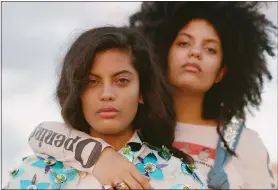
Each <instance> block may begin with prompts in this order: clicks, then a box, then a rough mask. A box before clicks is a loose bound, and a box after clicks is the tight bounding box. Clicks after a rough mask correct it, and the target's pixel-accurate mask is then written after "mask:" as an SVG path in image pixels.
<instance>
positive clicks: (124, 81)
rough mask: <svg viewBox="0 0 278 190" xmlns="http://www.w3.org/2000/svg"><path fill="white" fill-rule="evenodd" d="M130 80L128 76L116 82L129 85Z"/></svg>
mask: <svg viewBox="0 0 278 190" xmlns="http://www.w3.org/2000/svg"><path fill="white" fill-rule="evenodd" d="M129 82H130V81H129V80H128V79H126V78H120V79H118V80H117V81H116V84H119V85H122V86H124V85H127V84H128V83H129Z"/></svg>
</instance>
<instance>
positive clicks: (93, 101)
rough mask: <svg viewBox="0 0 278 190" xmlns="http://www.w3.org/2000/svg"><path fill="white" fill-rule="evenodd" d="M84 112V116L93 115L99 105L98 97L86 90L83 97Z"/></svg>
mask: <svg viewBox="0 0 278 190" xmlns="http://www.w3.org/2000/svg"><path fill="white" fill-rule="evenodd" d="M81 103H82V110H83V114H84V116H86V117H87V116H88V115H92V114H91V113H93V112H94V110H95V109H96V106H94V105H97V96H96V94H95V93H94V92H92V91H91V90H89V89H88V90H85V91H84V92H83V93H82V95H81Z"/></svg>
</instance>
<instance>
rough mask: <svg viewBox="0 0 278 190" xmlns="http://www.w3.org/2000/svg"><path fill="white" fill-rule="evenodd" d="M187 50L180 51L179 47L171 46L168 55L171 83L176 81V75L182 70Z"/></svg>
mask: <svg viewBox="0 0 278 190" xmlns="http://www.w3.org/2000/svg"><path fill="white" fill-rule="evenodd" d="M185 55H186V53H185V52H182V51H179V50H178V49H177V48H171V49H170V51H169V56H168V76H169V79H170V82H171V83H175V82H174V81H175V80H176V79H175V78H176V76H177V75H178V74H179V73H180V72H181V71H182V69H181V65H182V64H183V63H184V60H185Z"/></svg>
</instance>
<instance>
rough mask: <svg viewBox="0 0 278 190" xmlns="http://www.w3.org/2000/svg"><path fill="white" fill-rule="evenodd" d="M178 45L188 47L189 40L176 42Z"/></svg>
mask: <svg viewBox="0 0 278 190" xmlns="http://www.w3.org/2000/svg"><path fill="white" fill-rule="evenodd" d="M178 46H180V47H189V46H190V43H189V42H178Z"/></svg>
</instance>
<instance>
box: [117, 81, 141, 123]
mask: <svg viewBox="0 0 278 190" xmlns="http://www.w3.org/2000/svg"><path fill="white" fill-rule="evenodd" d="M138 100H139V87H138V86H134V87H129V89H128V90H127V91H125V92H121V103H120V102H119V103H120V106H121V107H122V109H123V110H124V114H125V115H127V116H130V117H132V115H135V114H136V112H137V108H138ZM130 117H129V118H130Z"/></svg>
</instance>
